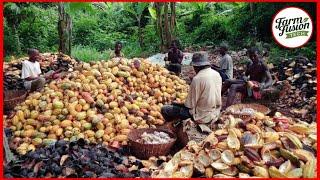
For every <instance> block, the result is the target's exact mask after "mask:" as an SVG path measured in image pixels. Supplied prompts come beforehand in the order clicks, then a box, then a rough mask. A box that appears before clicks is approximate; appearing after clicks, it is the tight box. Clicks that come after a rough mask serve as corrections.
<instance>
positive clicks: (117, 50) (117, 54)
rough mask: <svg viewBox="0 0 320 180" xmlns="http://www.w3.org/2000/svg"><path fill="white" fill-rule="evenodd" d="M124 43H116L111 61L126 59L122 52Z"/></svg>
mask: <svg viewBox="0 0 320 180" xmlns="http://www.w3.org/2000/svg"><path fill="white" fill-rule="evenodd" d="M121 49H122V43H121V42H120V41H118V42H116V44H115V46H114V52H111V54H110V59H112V58H119V57H124V54H123V53H122V52H121Z"/></svg>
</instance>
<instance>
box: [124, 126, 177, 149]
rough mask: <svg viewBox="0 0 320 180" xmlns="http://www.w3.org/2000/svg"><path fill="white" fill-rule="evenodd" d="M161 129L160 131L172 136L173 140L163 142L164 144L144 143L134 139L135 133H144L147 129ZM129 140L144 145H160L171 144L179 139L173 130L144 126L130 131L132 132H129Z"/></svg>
mask: <svg viewBox="0 0 320 180" xmlns="http://www.w3.org/2000/svg"><path fill="white" fill-rule="evenodd" d="M150 130H151V131H153V132H154V131H160V132H165V133H167V134H168V135H169V136H170V138H172V140H171V141H169V142H167V143H163V144H143V143H140V142H137V141H136V139H134V138H133V137H132V136H133V134H134V133H143V132H146V131H150ZM128 140H129V141H131V142H134V143H137V144H141V145H143V146H159V145H165V144H169V143H173V142H175V141H176V140H177V136H176V135H175V134H174V133H173V132H171V131H170V130H166V129H161V128H142V129H133V130H131V131H130V133H129V134H128Z"/></svg>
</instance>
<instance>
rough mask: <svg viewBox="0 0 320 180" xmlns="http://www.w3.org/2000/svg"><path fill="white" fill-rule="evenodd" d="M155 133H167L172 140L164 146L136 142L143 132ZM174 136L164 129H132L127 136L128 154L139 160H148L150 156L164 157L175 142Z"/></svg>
mask: <svg viewBox="0 0 320 180" xmlns="http://www.w3.org/2000/svg"><path fill="white" fill-rule="evenodd" d="M155 131H158V132H159V131H161V132H165V133H167V134H168V135H169V136H170V137H171V138H172V139H173V140H172V141H171V142H169V143H166V144H143V143H139V142H137V141H136V140H138V139H139V138H140V137H141V135H142V134H143V133H144V132H147V133H153V132H155ZM176 139H177V138H176V136H175V135H174V134H173V133H172V132H170V131H167V130H164V129H134V130H132V131H131V132H130V133H129V134H128V140H129V141H128V145H129V150H130V153H131V154H132V155H134V156H136V157H137V158H139V159H149V158H150V157H151V156H156V157H157V156H164V155H167V154H168V153H169V152H170V150H171V148H172V146H173V145H174V143H175V142H176Z"/></svg>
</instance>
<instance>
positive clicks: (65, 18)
mask: <svg viewBox="0 0 320 180" xmlns="http://www.w3.org/2000/svg"><path fill="white" fill-rule="evenodd" d="M106 7H107V5H106V4H105V3H96V2H93V3H87V2H81V3H80V2H79V3H62V2H59V3H58V12H59V20H58V33H59V52H62V53H64V54H67V55H71V42H72V18H71V16H75V15H76V14H77V13H78V12H81V11H85V12H88V13H94V12H95V10H96V9H100V10H105V8H106Z"/></svg>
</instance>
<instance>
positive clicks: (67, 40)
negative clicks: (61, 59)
mask: <svg viewBox="0 0 320 180" xmlns="http://www.w3.org/2000/svg"><path fill="white" fill-rule="evenodd" d="M58 11H59V21H58V32H59V52H62V53H64V54H67V55H71V37H72V34H71V33H72V22H71V17H70V15H69V14H67V13H66V12H65V10H64V6H63V3H59V4H58Z"/></svg>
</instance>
